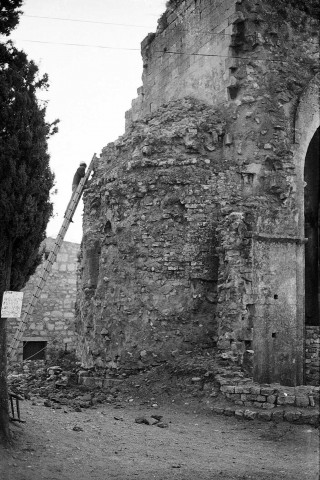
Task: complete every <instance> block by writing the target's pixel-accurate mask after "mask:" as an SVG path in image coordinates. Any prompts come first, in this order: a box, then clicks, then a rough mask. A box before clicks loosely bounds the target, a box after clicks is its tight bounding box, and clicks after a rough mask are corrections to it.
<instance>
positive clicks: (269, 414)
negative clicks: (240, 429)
mask: <svg viewBox="0 0 320 480" xmlns="http://www.w3.org/2000/svg"><path fill="white" fill-rule="evenodd" d="M258 418H259V419H260V420H265V421H270V420H271V418H272V412H269V411H262V412H258Z"/></svg>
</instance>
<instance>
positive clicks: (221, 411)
mask: <svg viewBox="0 0 320 480" xmlns="http://www.w3.org/2000/svg"><path fill="white" fill-rule="evenodd" d="M224 410H225V409H224V407H213V411H214V413H217V414H218V415H223V413H224Z"/></svg>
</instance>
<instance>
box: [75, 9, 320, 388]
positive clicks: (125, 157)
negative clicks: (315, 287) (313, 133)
mask: <svg viewBox="0 0 320 480" xmlns="http://www.w3.org/2000/svg"><path fill="white" fill-rule="evenodd" d="M170 4H171V7H172V8H171V7H170V8H168V10H167V12H166V13H165V14H164V16H163V17H162V20H161V22H160V24H159V29H158V31H157V32H156V34H154V35H151V36H149V37H147V39H146V40H145V41H144V43H143V45H142V53H143V58H144V61H148V65H147V66H145V69H147V70H146V72H147V73H145V74H144V77H143V82H144V85H143V89H142V90H141V92H140V93H141V98H140V100H138V101H137V102H136V103H134V105H133V108H132V110H131V113H129V114H128V116H127V130H126V134H125V135H124V136H123V137H120V138H119V139H118V140H117V141H116V142H114V143H112V144H109V145H108V146H107V147H106V148H105V149H103V151H102V154H101V158H100V159H99V160H98V161H97V162H96V165H95V168H94V169H95V174H94V177H93V179H92V182H91V185H90V186H89V188H88V189H87V190H86V192H85V195H84V204H85V214H84V238H83V247H82V254H81V255H82V258H81V262H82V263H81V271H80V276H79V284H78V303H77V305H78V313H77V331H78V333H79V335H80V337H81V344H80V346H79V352H80V354H81V356H82V358H83V361H84V362H85V363H87V364H88V365H92V364H95V365H98V366H105V365H107V364H108V362H111V363H112V362H121V363H122V364H128V365H143V364H145V363H150V364H152V363H157V362H159V361H161V360H162V359H165V358H167V357H168V356H174V355H175V351H179V350H181V349H182V350H192V349H193V348H194V346H195V345H197V346H199V345H203V348H205V347H206V346H212V345H215V344H216V345H217V347H218V349H219V351H220V354H221V355H222V357H223V358H225V359H229V360H230V361H231V362H234V363H236V364H238V365H239V366H241V367H245V368H246V369H247V371H248V372H249V373H251V375H252V374H253V375H254V376H255V378H259V379H260V381H261V382H263V383H270V378H271V376H272V375H274V373H272V368H273V367H274V365H279V366H280V367H281V368H280V369H279V373H277V374H276V375H278V377H277V378H276V381H278V382H280V383H282V384H285V385H292V384H300V383H302V381H303V380H302V377H301V374H300V373H297V372H301V371H303V343H304V342H303V326H301V318H302V315H300V312H301V309H302V307H303V305H302V304H301V298H302V293H301V291H300V290H299V288H301V286H299V285H298V284H297V280H296V276H297V268H296V266H297V264H299V262H300V259H301V255H302V251H303V239H302V238H301V232H300V230H299V220H298V217H299V205H300V204H301V191H300V190H299V188H297V171H296V165H295V159H294V141H295V133H294V121H295V111H296V108H297V105H298V102H299V98H300V96H301V94H302V92H303V91H304V90H305V89H306V88H307V86H308V84H309V82H310V81H316V80H315V79H316V78H317V77H315V74H316V72H317V69H318V59H317V55H318V50H319V48H318V41H317V35H318V26H319V25H318V21H317V20H316V19H315V18H314V17H313V16H312V15H307V14H306V12H304V11H303V10H301V9H297V8H295V7H294V6H293V2H289V3H288V2H285V1H284V0H279V1H278V2H274V1H273V0H269V1H266V2H259V3H257V2H254V1H252V0H245V1H239V0H237V1H234V2H228V5H227V6H226V4H225V2H224V6H223V7H222V5H223V4H222V2H209V1H206V0H202V1H201V2H200V1H199V2H195V1H187V0H185V1H182V2H179V1H177V2H170ZM219 5H220V6H219ZM228 6H229V7H230V9H231V10H232V12H229V13H230V15H229V14H228V16H227V17H226V18H224V17H223V19H222V18H221V22H220V23H219V22H218V23H219V25H220V27H221V30H219V32H220V36H221V37H223V39H221V44H223V48H222V49H220V50H219V49H218V50H216V49H217V42H218V39H219V37H217V36H216V35H211V36H209V37H208V34H207V30H206V29H207V28H208V25H209V23H210V22H216V19H217V18H219V15H218V14H219V12H220V10H221V12H222V11H224V10H226V11H228V10H229V8H227V7H228ZM175 7H176V8H175ZM219 9H220V10H219ZM202 12H205V13H206V15H204V14H202ZM200 14H201V15H200ZM224 14H225V13H223V15H224ZM170 15H173V16H172V17H171V20H170V21H169V20H168V19H169V17H170ZM217 16H218V17H217ZM226 21H227V23H226ZM212 24H213V25H214V28H218V27H216V23H212ZM202 25H203V31H202ZM189 30H190V36H188V35H189ZM195 32H196V33H197V37H196V47H195V48H196V50H194V51H196V53H197V52H200V51H201V48H203V51H204V52H206V54H209V53H210V52H215V51H217V52H218V54H219V55H220V57H219V62H222V59H224V60H223V62H224V63H223V64H222V63H219V65H216V64H215V65H213V64H212V63H211V61H213V60H212V59H211V57H201V63H202V65H200V63H199V64H197V68H196V69H194V68H193V67H192V66H191V63H192V62H193V61H194V62H198V61H199V62H200V57H199V58H197V59H196V60H195V59H193V57H191V56H189V57H188V61H187V59H184V57H182V56H181V57H180V56H179V58H181V60H177V59H176V57H174V56H173V55H171V56H170V57H168V56H167V54H166V52H165V50H167V51H168V50H169V49H171V48H173V47H174V48H177V49H178V48H179V49H180V47H181V46H183V48H184V49H185V51H187V50H186V45H187V44H186V43H183V42H185V41H186V39H189V40H188V41H189V42H191V39H193V40H192V41H195V40H194V38H195V35H194V33H195ZM217 32H218V30H217V31H216V33H217ZM230 32H231V33H230ZM219 41H220V40H219ZM158 49H159V50H158ZM224 52H225V53H226V57H224ZM196 57H197V56H196ZM178 61H179V62H180V61H181V62H184V61H185V63H184V66H183V67H182V66H181V67H178V74H177V73H176V74H175V75H172V72H173V71H174V70H175V69H176V66H177V65H176V62H178ZM215 61H218V60H217V59H216V60H215ZM188 62H190V64H189V66H188ZM163 65H165V66H166V67H165V69H164V71H163V72H162V71H161V72H160V71H159V69H161V68H162V66H163ZM222 65H223V67H222ZM179 69H180V70H179ZM184 69H186V70H184ZM189 71H190V78H191V79H192V82H193V85H194V88H192V89H189V88H187V83H186V82H187V80H186V79H187V77H188V72H189ZM209 71H210V72H211V73H210V74H211V75H216V78H215V79H214V85H215V87H213V86H212V83H210V82H209V83H208V76H207V73H208V72H209ZM157 78H159V79H160V80H159V81H158V80H157ZM188 78H189V77H188ZM203 85H204V86H205V87H204V88H202V86H203ZM215 88H217V90H215ZM209 91H210V92H212V95H211V94H208V92H209ZM223 92H224V93H223ZM190 94H191V95H192V96H193V97H194V98H190V97H188V95H190ZM153 100H154V108H155V110H153V107H152V108H151V113H149V114H147V113H148V112H150V106H148V105H150V102H151V103H152V102H153ZM160 105H161V106H160ZM299 302H300V303H299ZM288 332H289V335H288ZM265 346H266V347H265ZM270 352H271V353H270ZM252 359H254V360H253V361H252ZM293 360H295V361H293ZM274 380H275V379H273V381H274Z"/></svg>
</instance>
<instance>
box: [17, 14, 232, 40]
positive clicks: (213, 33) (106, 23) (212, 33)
mask: <svg viewBox="0 0 320 480" xmlns="http://www.w3.org/2000/svg"><path fill="white" fill-rule="evenodd" d="M23 17H28V18H41V19H46V20H58V21H59V20H61V21H64V22H75V23H93V24H98V25H112V26H117V27H138V28H153V26H152V25H133V24H127V23H113V22H100V21H97V20H80V19H77V18H62V17H49V16H41V15H26V14H25V15H23ZM181 30H182V31H185V32H187V31H189V30H187V29H185V28H180V27H179V31H181ZM199 33H201V34H203V33H209V34H211V35H219V36H220V35H222V36H226V37H231V36H233V35H234V34H231V33H222V32H219V33H216V32H212V31H211V30H199ZM189 34H190V35H195V34H197V32H195V33H193V32H190V31H189Z"/></svg>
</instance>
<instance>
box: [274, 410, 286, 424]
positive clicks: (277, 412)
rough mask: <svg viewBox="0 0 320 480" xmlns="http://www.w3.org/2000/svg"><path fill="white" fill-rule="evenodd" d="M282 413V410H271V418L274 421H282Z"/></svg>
mask: <svg viewBox="0 0 320 480" xmlns="http://www.w3.org/2000/svg"><path fill="white" fill-rule="evenodd" d="M283 415H284V411H283V410H274V411H273V412H272V420H273V421H274V422H276V423H278V422H282V421H283Z"/></svg>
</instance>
